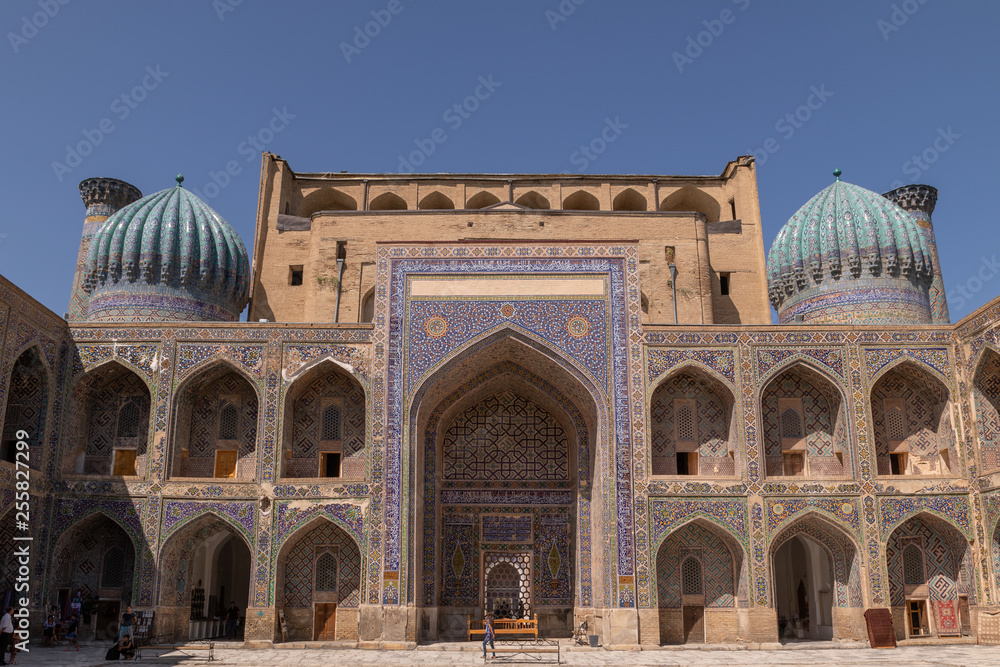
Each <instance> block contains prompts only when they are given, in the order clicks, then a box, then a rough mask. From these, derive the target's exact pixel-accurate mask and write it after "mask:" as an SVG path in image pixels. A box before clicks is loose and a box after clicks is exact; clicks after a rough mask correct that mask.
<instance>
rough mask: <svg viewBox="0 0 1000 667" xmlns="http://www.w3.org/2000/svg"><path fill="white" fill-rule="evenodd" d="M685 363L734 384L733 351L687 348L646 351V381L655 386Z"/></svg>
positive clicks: (649, 349) (651, 349)
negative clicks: (694, 365) (704, 369)
mask: <svg viewBox="0 0 1000 667" xmlns="http://www.w3.org/2000/svg"><path fill="white" fill-rule="evenodd" d="M734 339H735V337H734ZM733 342H735V340H734V341H733ZM687 362H695V363H696V364H698V365H701V366H704V367H705V368H708V369H710V370H713V371H715V372H716V373H718V374H719V375H721V376H722V377H724V378H726V379H727V380H728V381H729V382H730V384H731V385H732V384H734V383H735V382H736V369H735V355H734V353H733V350H719V349H714V350H711V349H710V350H699V349H689V348H680V349H674V350H665V349H661V348H655V347H654V348H647V349H646V381H647V383H648V384H649V385H650V386H653V385H655V384H656V381H657V379H659V378H660V377H662V376H663V375H664V374H665V373H669V372H670V371H671V370H672V369H674V368H676V367H677V366H680V365H682V364H684V363H687Z"/></svg>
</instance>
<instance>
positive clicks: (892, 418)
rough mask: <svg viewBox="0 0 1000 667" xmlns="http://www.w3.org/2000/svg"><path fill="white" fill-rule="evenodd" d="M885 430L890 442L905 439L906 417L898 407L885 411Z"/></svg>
mask: <svg viewBox="0 0 1000 667" xmlns="http://www.w3.org/2000/svg"><path fill="white" fill-rule="evenodd" d="M885 430H886V433H887V434H888V436H889V440H890V441H891V442H901V441H903V440H906V417H905V416H904V415H903V411H902V410H900V409H899V408H895V407H894V408H889V409H888V410H886V411H885Z"/></svg>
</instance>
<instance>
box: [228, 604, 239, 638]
mask: <svg viewBox="0 0 1000 667" xmlns="http://www.w3.org/2000/svg"><path fill="white" fill-rule="evenodd" d="M239 622H240V608H239V607H237V606H236V602H230V603H229V609H228V610H227V611H226V639H228V640H230V641H232V640H234V639H236V625H237V624H238V623H239Z"/></svg>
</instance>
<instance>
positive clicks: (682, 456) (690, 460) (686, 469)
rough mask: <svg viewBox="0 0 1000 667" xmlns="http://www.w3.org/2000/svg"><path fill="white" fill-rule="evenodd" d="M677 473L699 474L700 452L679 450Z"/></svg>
mask: <svg viewBox="0 0 1000 667" xmlns="http://www.w3.org/2000/svg"><path fill="white" fill-rule="evenodd" d="M677 474H678V475H697V474H698V452H677Z"/></svg>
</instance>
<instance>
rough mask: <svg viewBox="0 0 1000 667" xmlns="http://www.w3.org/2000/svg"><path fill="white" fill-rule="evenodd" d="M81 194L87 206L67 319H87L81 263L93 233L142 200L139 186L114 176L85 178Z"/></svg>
mask: <svg viewBox="0 0 1000 667" xmlns="http://www.w3.org/2000/svg"><path fill="white" fill-rule="evenodd" d="M80 197H81V198H82V199H83V205H84V206H86V207H87V217H86V218H84V220H83V237H82V238H81V239H80V253H79V254H78V255H77V257H76V275H75V276H73V292H72V294H70V297H69V311H68V313H67V317H66V320H67V321H68V322H86V321H87V300H88V299H89V298H90V297H89V296H88V295H87V293H86V292H84V291H83V279H84V277H85V276H84V264H86V263H87V251H89V250H90V239H91V238H93V236H94V232H96V231H97V229H98V228H99V227H100V226H101V224H102V223H103V222H104V221H105V220H107V219H108V218H109V217H110V216H111V214H112V213H114V212H115V211H117V210H118V209H120V208H122V207H125V206H128V205H129V204H131V203H132V202H134V201H136V200H138V199H141V198H142V193H141V192H139V188H137V187H135V186H134V185H130V184H129V183H126V182H125V181H119V180H118V179H116V178H88V179H87V180H85V181H83V182H81V183H80Z"/></svg>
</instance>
